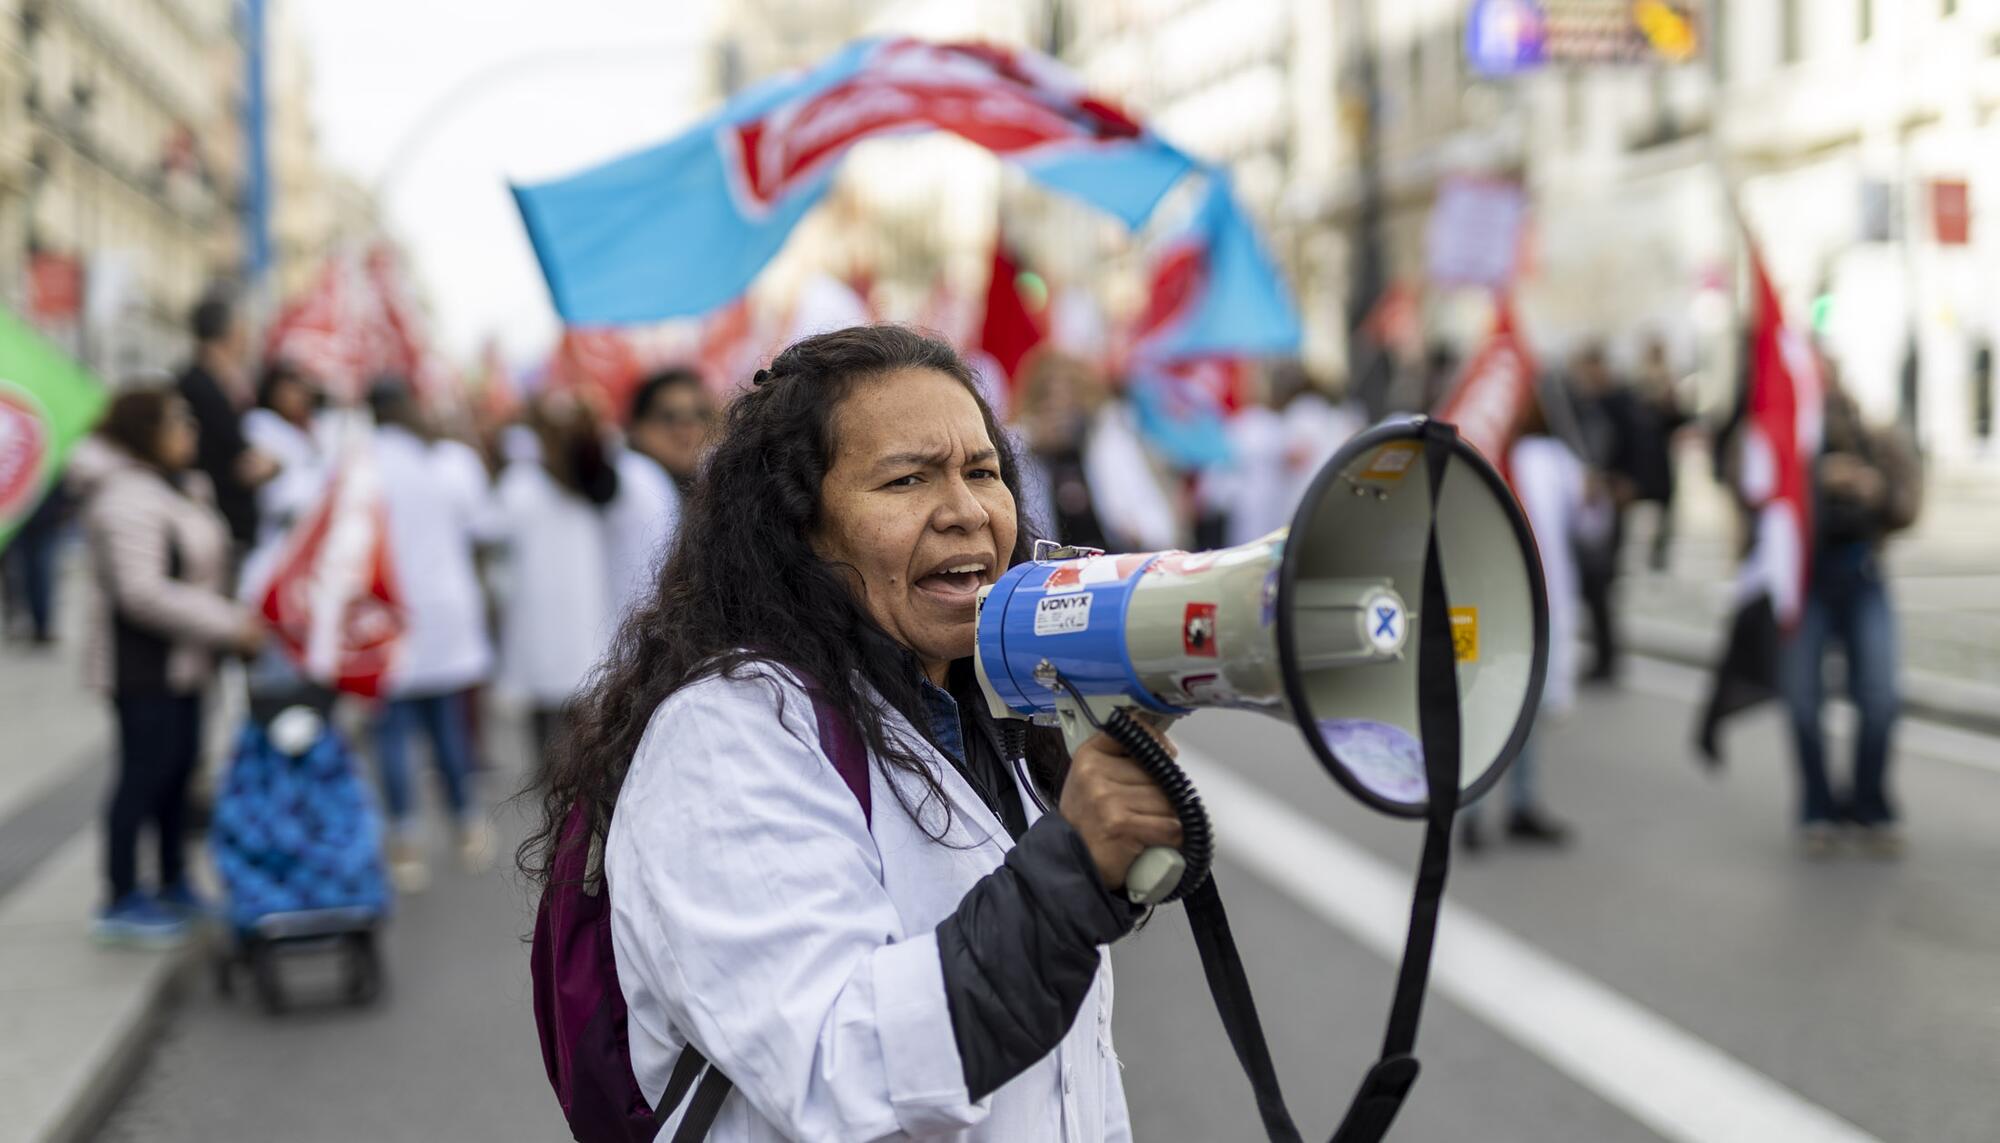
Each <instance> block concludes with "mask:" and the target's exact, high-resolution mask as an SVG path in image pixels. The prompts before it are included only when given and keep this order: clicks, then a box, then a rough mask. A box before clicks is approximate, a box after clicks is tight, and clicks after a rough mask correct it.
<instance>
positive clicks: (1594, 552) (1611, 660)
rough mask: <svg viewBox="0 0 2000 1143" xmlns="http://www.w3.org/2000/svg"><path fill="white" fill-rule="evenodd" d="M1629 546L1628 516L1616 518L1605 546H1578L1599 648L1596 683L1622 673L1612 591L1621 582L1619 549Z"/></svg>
mask: <svg viewBox="0 0 2000 1143" xmlns="http://www.w3.org/2000/svg"><path fill="white" fill-rule="evenodd" d="M1624 544H1625V512H1624V510H1623V509H1622V508H1621V509H1619V510H1618V511H1617V513H1616V514H1615V515H1613V516H1612V521H1611V534H1610V535H1609V536H1607V537H1605V539H1604V541H1603V543H1602V544H1601V545H1598V544H1578V545H1577V546H1576V571H1577V581H1578V583H1577V587H1578V589H1579V591H1580V593H1581V594H1582V596H1583V606H1584V610H1585V611H1586V612H1587V613H1588V614H1589V616H1590V638H1591V642H1592V644H1593V645H1594V646H1595V648H1596V654H1595V658H1594V659H1593V661H1592V663H1591V667H1590V677H1591V678H1593V679H1609V678H1611V677H1612V676H1613V675H1614V674H1616V673H1617V671H1618V651H1619V647H1618V626H1617V624H1618V617H1617V616H1616V615H1614V614H1613V613H1612V610H1611V589H1612V586H1613V585H1614V584H1615V583H1616V582H1617V580H1618V549H1619V548H1621V547H1623V546H1624Z"/></svg>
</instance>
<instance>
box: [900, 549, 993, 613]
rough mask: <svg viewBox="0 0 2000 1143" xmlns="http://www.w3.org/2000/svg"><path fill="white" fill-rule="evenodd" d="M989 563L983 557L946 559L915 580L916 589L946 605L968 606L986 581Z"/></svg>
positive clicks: (975, 598) (977, 595) (976, 597)
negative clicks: (940, 564) (933, 569)
mask: <svg viewBox="0 0 2000 1143" xmlns="http://www.w3.org/2000/svg"><path fill="white" fill-rule="evenodd" d="M990 566H991V565H990V564H989V563H988V562H987V561H986V560H984V559H959V560H954V561H948V562H947V563H945V564H944V565H942V566H941V567H939V568H938V569H937V570H936V571H933V572H931V573H930V574H928V575H925V576H922V577H920V578H918V580H917V590H919V591H921V592H923V593H924V594H925V595H927V596H929V597H930V598H932V599H934V600H936V601H937V602H939V603H942V604H944V605H945V606H947V607H970V606H972V604H973V602H974V601H975V600H977V599H978V597H979V589H980V587H981V586H983V585H984V584H985V583H986V571H987V568H988V567H990Z"/></svg>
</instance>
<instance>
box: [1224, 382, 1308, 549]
mask: <svg viewBox="0 0 2000 1143" xmlns="http://www.w3.org/2000/svg"><path fill="white" fill-rule="evenodd" d="M1229 451H1230V452H1231V453H1233V454H1234V457H1233V458H1232V459H1231V460H1230V462H1229V466H1228V468H1227V469H1226V470H1224V473H1223V474H1222V487H1221V488H1220V489H1219V490H1218V499H1219V500H1220V502H1221V504H1220V506H1221V507H1222V509H1223V510H1224V511H1225V512H1227V513H1228V514H1229V529H1228V531H1227V533H1226V534H1225V535H1224V537H1223V542H1224V543H1226V544H1229V545H1230V546H1232V547H1234V546H1235V545H1237V544H1247V543H1249V542H1250V541H1252V540H1255V539H1258V538H1259V537H1262V536H1265V535H1268V534H1270V533H1271V532H1272V531H1273V530H1275V529H1278V528H1282V527H1284V526H1285V525H1287V524H1289V523H1291V522H1292V510H1293V509H1294V508H1297V507H1298V502H1297V501H1296V500H1294V499H1293V498H1292V491H1293V490H1292V481H1291V479H1290V473H1289V471H1288V470H1287V469H1286V467H1285V420H1284V418H1283V417H1281V416H1279V415H1278V414H1277V413H1276V412H1274V411H1272V410H1270V409H1267V408H1265V407H1263V406H1262V405H1253V406H1251V407H1250V408H1248V409H1244V410H1243V411H1241V412H1239V413H1237V414H1236V415H1235V416H1234V417H1232V418H1230V421H1229Z"/></svg>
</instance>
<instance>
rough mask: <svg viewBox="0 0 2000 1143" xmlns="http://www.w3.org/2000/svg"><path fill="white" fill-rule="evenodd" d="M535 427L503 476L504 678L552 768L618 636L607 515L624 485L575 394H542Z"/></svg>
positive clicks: (539, 753)
mask: <svg viewBox="0 0 2000 1143" xmlns="http://www.w3.org/2000/svg"><path fill="white" fill-rule="evenodd" d="M528 427H529V429H530V430H531V432H532V434H533V435H532V439H531V441H522V442H521V445H520V451H519V452H518V453H517V454H516V455H514V456H513V457H511V458H510V461H509V463H508V465H507V468H506V470H505V471H503V472H502V473H501V474H500V486H499V493H498V497H499V504H500V516H501V519H502V521H503V525H502V527H503V538H504V543H505V545H506V549H507V592H506V598H505V600H504V601H503V603H502V607H501V682H502V684H503V685H504V686H505V688H506V689H507V690H508V691H510V692H512V693H514V694H515V695H517V696H519V697H521V698H524V699H526V700H527V702H528V704H529V709H530V713H531V733H532V736H533V737H532V745H533V747H534V755H533V756H534V757H535V758H536V760H537V765H538V766H545V765H546V762H547V752H548V748H549V743H550V742H551V741H552V740H553V739H554V738H555V737H556V736H557V735H559V734H560V733H562V732H563V730H564V718H565V708H567V707H568V705H569V703H570V700H571V699H573V698H574V697H576V694H577V692H578V691H579V690H581V689H582V687H583V684H584V680H585V679H586V678H588V677H589V675H590V671H591V668H593V667H595V666H596V665H597V661H598V660H599V659H600V658H602V657H603V654H604V650H605V647H606V646H607V645H608V643H609V641H610V638H611V635H612V631H613V619H614V616H613V611H612V584H613V580H612V574H611V565H610V562H609V560H608V558H607V554H606V553H607V549H608V543H607V512H608V510H609V509H610V507H611V505H612V504H614V503H615V502H616V500H617V497H618V495H619V490H620V482H619V478H618V471H617V469H616V468H615V467H613V465H612V463H611V459H610V457H609V455H608V454H607V451H606V449H605V447H604V440H603V437H602V435H601V434H600V433H599V431H598V428H597V425H596V423H595V421H594V420H593V419H592V417H591V414H590V410H589V409H588V408H587V407H585V406H584V405H583V404H582V403H581V402H578V401H577V400H575V399H574V398H573V397H570V396H569V395H567V394H544V395H542V396H539V397H537V398H536V399H535V400H534V401H533V402H532V403H530V405H529V407H528ZM516 439H517V440H519V439H520V438H516Z"/></svg>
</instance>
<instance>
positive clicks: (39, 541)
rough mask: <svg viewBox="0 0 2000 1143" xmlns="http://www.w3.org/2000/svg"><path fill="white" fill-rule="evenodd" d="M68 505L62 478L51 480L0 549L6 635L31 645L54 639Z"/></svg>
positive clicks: (70, 508)
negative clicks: (58, 572) (5, 603)
mask: <svg viewBox="0 0 2000 1143" xmlns="http://www.w3.org/2000/svg"><path fill="white" fill-rule="evenodd" d="M72 508H73V505H72V504H71V501H70V495H69V490H68V488H67V487H65V485H64V484H63V482H62V481H60V480H52V481H50V482H49V486H48V489H47V490H46V491H44V492H43V493H42V499H41V502H40V503H38V504H36V505H35V508H34V510H33V511H32V512H29V513H28V516H27V518H26V519H24V520H22V521H21V526H20V527H18V528H16V529H15V530H14V535H13V538H12V539H10V540H8V541H7V547H6V548H5V550H0V577H4V578H5V581H6V590H5V596H6V601H7V606H6V611H5V616H4V620H5V625H6V628H7V636H8V637H9V638H14V637H16V635H17V634H18V635H19V636H21V637H24V638H26V639H27V640H28V641H29V642H30V643H32V644H33V645H34V646H37V647H47V646H50V645H52V644H54V643H55V641H56V583H57V580H58V574H57V568H58V561H59V560H60V558H61V556H62V539H63V530H64V528H65V527H66V526H67V525H68V523H69V517H70V513H71V510H72Z"/></svg>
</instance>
